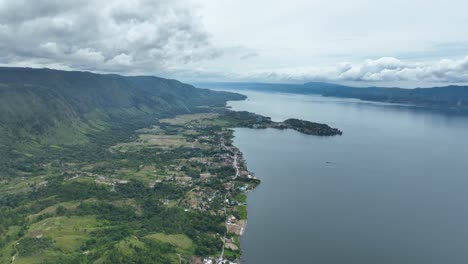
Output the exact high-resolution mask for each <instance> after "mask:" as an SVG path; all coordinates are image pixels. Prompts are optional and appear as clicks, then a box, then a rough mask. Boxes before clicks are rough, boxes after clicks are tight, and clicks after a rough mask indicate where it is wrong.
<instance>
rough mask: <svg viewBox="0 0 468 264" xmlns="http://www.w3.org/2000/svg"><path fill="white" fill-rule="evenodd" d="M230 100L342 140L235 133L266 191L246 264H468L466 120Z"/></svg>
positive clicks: (246, 240) (368, 107)
mask: <svg viewBox="0 0 468 264" xmlns="http://www.w3.org/2000/svg"><path fill="white" fill-rule="evenodd" d="M239 92H240V93H243V94H246V95H247V96H248V97H249V99H248V100H247V101H242V102H230V105H231V106H232V107H233V108H234V109H235V110H247V111H251V112H255V113H258V114H263V115H266V116H270V117H272V118H273V119H274V120H276V121H282V120H284V119H286V118H291V117H295V118H302V119H306V120H310V121H316V122H322V123H327V124H329V125H330V126H332V127H337V128H339V129H341V130H342V131H343V132H344V134H343V136H338V137H326V138H325V137H316V136H307V135H302V134H300V133H297V132H295V131H291V130H285V131H280V130H273V129H267V130H253V129H236V131H235V140H234V143H235V145H236V146H238V147H240V149H241V150H242V152H243V153H244V155H245V158H246V160H247V163H248V167H249V169H250V170H251V171H253V172H255V173H256V176H257V177H259V178H261V179H262V184H261V185H260V186H259V187H258V188H257V189H256V190H255V191H254V192H252V193H250V194H249V195H248V212H249V220H248V226H247V230H246V233H245V234H244V236H243V238H242V243H243V244H242V246H243V250H244V255H243V260H244V262H245V263H248V264H261V263H282V264H283V263H317V264H335V263H336V264H338V263H339V264H354V263H357V264H387V263H389V264H390V263H392V264H393V263H398V264H432V263H437V264H458V263H460V264H462V263H463V264H466V263H468V118H467V117H460V116H451V115H444V114H437V113H433V112H432V113H431V112H427V111H423V110H418V109H415V108H407V107H403V106H392V105H386V104H381V103H368V102H361V101H358V100H352V99H337V98H325V97H320V96H303V95H285V94H273V93H259V92H248V91H247V92H246V91H239Z"/></svg>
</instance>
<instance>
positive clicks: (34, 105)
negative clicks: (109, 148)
mask: <svg viewBox="0 0 468 264" xmlns="http://www.w3.org/2000/svg"><path fill="white" fill-rule="evenodd" d="M243 98H244V96H242V95H239V94H234V93H228V92H214V91H210V90H207V89H197V88H195V87H193V86H191V85H188V84H184V83H181V82H179V81H176V80H168V79H163V78H158V77H150V76H139V77H125V76H119V75H102V74H94V73H89V72H69V71H58V70H50V69H31V68H0V146H5V145H9V144H16V143H18V142H20V143H21V142H23V143H24V144H32V143H38V144H40V143H50V144H76V143H81V142H85V141H87V137H88V134H89V133H91V132H93V131H97V130H102V129H105V128H111V127H112V126H113V125H115V124H118V123H119V122H126V121H132V122H135V121H137V120H145V119H155V118H158V117H164V116H170V115H175V114H182V113H190V112H196V111H200V108H199V107H201V106H207V105H210V106H211V105H224V104H225V102H226V101H227V100H238V99H243Z"/></svg>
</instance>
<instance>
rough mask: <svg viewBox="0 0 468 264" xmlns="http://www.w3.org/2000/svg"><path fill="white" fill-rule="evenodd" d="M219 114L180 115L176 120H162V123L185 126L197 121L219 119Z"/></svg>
mask: <svg viewBox="0 0 468 264" xmlns="http://www.w3.org/2000/svg"><path fill="white" fill-rule="evenodd" d="M217 116H218V114H215V113H202V114H192V115H178V116H176V117H175V118H171V119H161V123H167V124H171V125H185V124H187V123H190V122H192V121H195V120H202V119H213V118H215V117H217Z"/></svg>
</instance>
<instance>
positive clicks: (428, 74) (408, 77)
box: [238, 56, 468, 83]
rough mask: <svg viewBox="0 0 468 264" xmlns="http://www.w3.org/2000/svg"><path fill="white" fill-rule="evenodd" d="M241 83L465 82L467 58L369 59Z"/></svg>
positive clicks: (258, 75)
mask: <svg viewBox="0 0 468 264" xmlns="http://www.w3.org/2000/svg"><path fill="white" fill-rule="evenodd" d="M238 78H240V79H249V80H264V81H302V82H305V81H358V82H392V81H416V82H446V83H463V82H468V56H466V57H464V58H462V59H456V60H454V59H442V60H439V61H435V62H405V61H402V60H399V59H397V58H393V57H382V58H379V59H374V60H372V59H368V60H365V61H364V62H363V63H358V64H351V63H339V64H337V65H335V66H333V67H320V68H317V67H296V68H282V69H271V70H258V71H252V72H247V73H241V74H239V75H238Z"/></svg>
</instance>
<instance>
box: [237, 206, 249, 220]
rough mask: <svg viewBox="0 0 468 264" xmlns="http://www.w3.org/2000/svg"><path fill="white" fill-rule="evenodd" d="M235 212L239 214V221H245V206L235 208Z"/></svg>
mask: <svg viewBox="0 0 468 264" xmlns="http://www.w3.org/2000/svg"><path fill="white" fill-rule="evenodd" d="M236 210H237V211H238V212H239V215H240V218H241V219H247V206H245V205H239V206H236Z"/></svg>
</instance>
